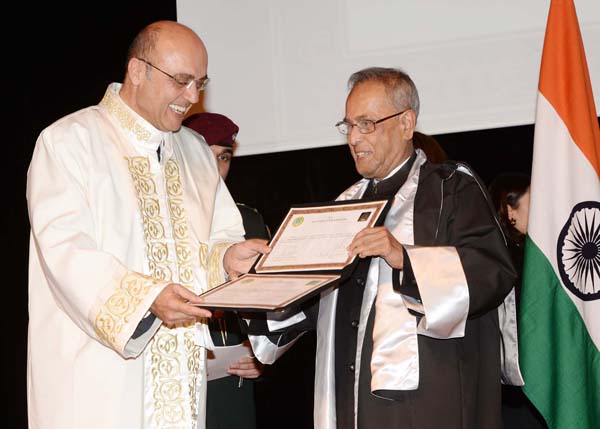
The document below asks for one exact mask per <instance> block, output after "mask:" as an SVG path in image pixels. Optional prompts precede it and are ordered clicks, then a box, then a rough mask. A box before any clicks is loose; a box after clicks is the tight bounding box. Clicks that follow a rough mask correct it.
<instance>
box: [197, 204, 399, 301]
mask: <svg viewBox="0 0 600 429" xmlns="http://www.w3.org/2000/svg"><path fill="white" fill-rule="evenodd" d="M388 203H389V200H378V201H356V200H352V201H342V202H330V203H328V204H320V205H316V204H313V205H304V206H295V207H292V208H290V210H289V212H288V213H287V215H286V216H285V218H284V220H283V222H282V223H281V225H280V226H279V228H278V229H277V231H276V232H275V235H274V236H273V239H272V240H271V242H270V243H269V246H270V247H271V252H270V253H268V254H264V255H262V256H261V257H260V258H258V260H257V262H256V263H255V264H254V267H253V268H252V270H251V272H250V273H248V274H244V275H242V276H240V277H239V278H237V279H235V280H232V281H229V282H227V283H224V284H222V285H219V286H217V287H215V288H214V289H211V290H209V291H207V292H204V293H203V294H202V295H200V296H201V297H202V298H203V299H204V303H202V304H199V305H200V306H202V307H207V308H214V309H228V310H245V311H277V310H282V309H285V308H286V307H288V306H290V305H292V304H294V305H297V304H299V303H301V302H302V301H305V300H307V299H308V298H310V297H312V296H314V295H315V294H317V293H319V292H320V291H321V290H323V289H325V288H327V287H332V286H334V285H335V284H336V282H338V281H339V280H340V279H342V278H345V277H346V275H349V274H350V272H351V268H352V265H354V264H353V262H354V260H355V259H356V257H351V256H350V255H349V254H348V250H347V248H348V246H349V245H350V243H352V240H353V239H354V237H355V236H356V234H357V233H358V232H359V231H361V230H362V229H364V228H367V227H373V226H377V225H379V224H381V223H382V222H383V219H384V217H385V213H386V212H387V207H388Z"/></svg>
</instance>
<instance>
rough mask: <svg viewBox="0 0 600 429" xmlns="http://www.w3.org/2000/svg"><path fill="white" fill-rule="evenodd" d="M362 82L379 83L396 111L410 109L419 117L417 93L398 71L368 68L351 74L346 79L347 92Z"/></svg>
mask: <svg viewBox="0 0 600 429" xmlns="http://www.w3.org/2000/svg"><path fill="white" fill-rule="evenodd" d="M364 82H379V83H381V84H383V85H384V86H385V89H386V91H387V92H388V94H389V95H390V98H391V101H392V104H394V106H395V107H396V108H398V110H402V109H406V108H407V107H408V108H410V109H412V110H413V111H414V112H415V114H416V115H417V117H418V116H419V107H420V106H419V104H420V103H419V93H418V92H417V87H416V86H415V83H414V82H413V81H412V79H411V78H410V76H409V75H408V74H406V73H404V72H403V71H402V70H400V69H394V68H386V67H369V68H366V69H362V70H359V71H357V72H356V73H353V74H352V76H350V78H349V79H348V90H349V91H352V89H353V88H354V87H356V86H357V85H359V84H361V83H364Z"/></svg>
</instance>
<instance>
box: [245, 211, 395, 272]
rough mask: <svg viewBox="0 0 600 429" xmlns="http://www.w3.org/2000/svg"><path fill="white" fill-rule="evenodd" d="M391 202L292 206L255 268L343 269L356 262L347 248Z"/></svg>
mask: <svg viewBox="0 0 600 429" xmlns="http://www.w3.org/2000/svg"><path fill="white" fill-rule="evenodd" d="M386 204H387V200H381V201H353V202H347V201H345V202H343V203H342V204H340V203H337V204H331V205H324V206H323V205H321V206H306V207H292V208H291V209H290V210H289V212H288V214H287V215H286V217H285V218H284V220H283V222H282V223H281V226H280V227H279V229H278V230H277V232H276V233H275V235H274V236H273V239H272V240H271V243H270V244H269V246H270V247H271V253H268V254H265V255H262V256H261V257H260V258H259V260H258V263H257V264H256V266H255V268H254V269H255V271H256V272H257V273H275V272H277V273H282V272H297V271H323V270H341V269H342V268H344V267H345V266H346V265H348V264H349V263H351V262H352V258H351V257H350V255H348V251H347V247H348V246H349V245H350V243H351V242H352V240H353V239H354V236H355V235H356V234H357V233H358V232H359V231H361V230H362V229H364V228H366V227H371V226H374V225H375V223H376V222H377V220H378V219H379V218H380V215H381V214H382V213H383V211H384V208H385V206H386Z"/></svg>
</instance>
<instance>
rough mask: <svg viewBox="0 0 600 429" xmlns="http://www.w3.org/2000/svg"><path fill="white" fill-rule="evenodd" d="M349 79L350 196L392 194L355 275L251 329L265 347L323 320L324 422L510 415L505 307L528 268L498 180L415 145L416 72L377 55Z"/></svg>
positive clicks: (450, 421) (380, 423)
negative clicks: (355, 175) (501, 314)
mask: <svg viewBox="0 0 600 429" xmlns="http://www.w3.org/2000/svg"><path fill="white" fill-rule="evenodd" d="M349 87H350V92H349V95H348V97H347V101H346V114H345V117H344V119H343V120H342V121H340V122H339V123H338V124H337V125H336V126H337V128H338V129H339V131H340V132H341V133H342V134H344V135H346V136H347V141H348V145H349V147H350V151H351V153H352V156H353V158H354V161H355V165H356V169H357V171H358V172H359V173H360V174H361V175H362V176H363V179H362V180H361V181H359V182H357V183H356V184H354V185H353V186H351V187H350V188H348V189H347V190H346V191H345V192H344V193H342V194H341V195H340V197H339V198H338V199H339V200H347V199H366V198H372V199H388V198H389V199H391V200H392V204H391V207H390V209H389V211H388V213H387V215H386V218H385V222H384V225H383V226H379V227H371V228H366V229H364V230H362V231H361V232H359V233H358V234H357V235H356V237H355V238H354V240H353V241H352V243H351V244H350V246H349V248H348V251H349V252H350V253H351V254H353V255H357V256H358V257H359V262H358V264H357V265H356V268H355V270H354V271H353V273H352V274H351V275H350V276H349V278H347V279H346V280H344V281H342V282H341V283H340V284H339V286H338V287H337V288H335V289H333V290H329V291H327V292H325V293H324V294H322V296H321V298H320V300H319V301H318V302H317V303H316V304H314V305H313V306H312V307H306V308H303V309H302V311H301V312H299V313H297V314H295V315H293V316H292V317H290V318H289V319H288V320H289V323H287V324H286V322H285V320H278V321H277V322H276V325H277V330H273V329H272V330H271V331H270V332H271V333H270V334H269V335H268V336H267V337H268V338H267V337H262V336H259V335H257V336H253V335H251V337H250V339H251V341H252V342H253V345H255V352H256V351H257V350H259V349H260V347H259V346H258V344H259V343H261V342H263V341H265V340H270V341H271V342H272V343H273V342H274V344H277V347H281V346H282V345H283V344H286V342H287V341H288V340H289V339H291V338H293V337H294V336H295V335H296V334H297V333H298V332H301V331H303V330H307V329H314V328H315V327H316V329H317V336H318V340H317V358H316V377H315V413H314V421H315V428H317V429H333V428H340V429H349V428H359V429H370V428H402V429H411V428H415V429H425V428H432V429H433V428H436V429H437V428H445V429H446V428H450V429H452V428H457V429H458V428H461V429H480V428H486V429H490V428H491V429H494V428H498V429H500V428H501V427H502V418H501V413H500V403H501V401H500V385H501V384H500V379H501V337H500V328H499V318H498V307H499V306H500V305H502V304H503V301H504V299H505V297H506V296H507V295H508V294H509V292H510V291H511V289H512V287H513V282H514V280H515V278H516V274H515V271H514V268H513V266H512V263H511V259H510V256H509V254H508V252H507V249H506V244H505V241H504V238H503V236H502V233H501V232H500V230H499V228H498V225H497V223H496V221H495V218H494V215H493V211H492V210H491V208H490V205H489V202H488V200H487V194H486V191H485V188H484V187H482V186H481V184H480V182H479V181H478V180H477V178H476V176H475V175H474V173H473V172H472V171H471V170H470V169H469V168H468V167H467V166H465V165H463V164H459V163H453V162H445V163H443V164H432V163H430V162H428V161H427V159H426V156H425V154H424V153H423V152H422V151H420V150H415V149H414V148H413V145H412V137H413V132H414V130H415V126H416V122H417V116H418V113H419V97H418V93H417V89H416V87H415V85H414V83H413V81H412V80H411V79H410V77H409V76H408V75H407V74H405V73H404V72H402V71H401V70H397V69H387V68H369V69H365V70H361V71H359V72H357V73H355V74H353V75H352V76H351V78H350V81H349ZM280 319H281V318H280ZM272 326H273V325H271V327H272ZM254 328H255V330H253V329H254ZM260 329H261V328H260V323H259V322H258V321H253V322H252V323H251V324H250V330H251V332H252V333H256V334H259V333H260V332H261V330H260ZM263 329H264V328H263ZM515 334H516V333H515ZM263 344H264V343H263ZM265 349H267V348H266V347H264V345H263V350H265ZM267 354H268V353H267ZM267 354H264V355H262V356H261V355H259V354H258V353H257V357H259V359H264V360H268V359H269V356H267Z"/></svg>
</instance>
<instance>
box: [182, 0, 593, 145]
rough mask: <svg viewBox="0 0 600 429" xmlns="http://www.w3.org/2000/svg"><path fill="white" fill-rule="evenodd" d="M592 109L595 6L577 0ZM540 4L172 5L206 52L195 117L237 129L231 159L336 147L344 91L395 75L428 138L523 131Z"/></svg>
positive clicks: (530, 116) (229, 1)
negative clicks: (406, 87)
mask: <svg viewBox="0 0 600 429" xmlns="http://www.w3.org/2000/svg"><path fill="white" fill-rule="evenodd" d="M575 3H576V7H577V13H578V17H579V23H580V26H581V28H582V34H583V37H584V43H585V46H586V52H587V59H588V66H589V68H590V74H591V78H592V86H593V90H594V95H595V99H596V106H597V108H599V106H600V102H599V101H600V1H598V0H576V1H575ZM548 7H549V1H541V0H528V1H523V0H503V1H500V2H498V1H491V0H479V1H477V0H453V1H448V0H425V1H423V0H421V1H418V0H370V1H364V0H302V1H297V2H292V1H285V0H280V1H276V0H255V1H250V0H202V1H197V0H196V1H195V0H178V1H177V15H178V20H179V22H181V23H183V24H186V25H189V26H190V27H192V28H193V29H194V30H195V31H196V32H197V33H198V34H199V35H200V36H201V37H202V38H203V40H204V41H205V43H206V45H207V47H208V52H209V69H208V74H209V76H210V77H211V83H210V86H209V88H208V89H207V91H206V94H205V98H204V107H205V109H206V110H208V111H213V112H220V113H224V114H226V115H228V116H230V117H231V118H232V119H233V120H234V121H235V122H236V123H237V124H238V125H239V126H240V133H239V135H238V141H239V142H240V147H239V150H238V153H237V154H238V155H249V154H257V153H265V152H278V151H286V150H293V149H307V148H313V147H323V146H333V145H337V144H343V143H344V141H343V138H342V137H341V136H340V135H339V134H338V133H337V131H336V130H335V128H334V127H333V124H335V123H336V122H337V121H338V120H339V119H341V118H342V117H343V115H344V101H345V97H346V81H347V79H348V77H349V75H350V74H351V73H352V72H354V71H356V70H359V69H360V68H363V67H368V66H385V67H400V68H403V69H404V70H405V71H406V72H408V73H409V74H410V75H411V77H412V78H413V79H414V81H415V83H416V85H417V87H418V89H419V93H420V96H421V104H422V109H421V115H420V117H419V124H418V128H419V129H420V130H421V131H423V132H426V133H429V134H440V133H448V132H457V131H469V130H475V129H485V128H496V127H504V126H512V125H522V124H530V123H533V120H534V113H535V112H534V109H535V97H536V92H537V82H538V73H539V65H540V58H541V50H542V44H543V36H544V31H545V25H546V19H547V14H548Z"/></svg>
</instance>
